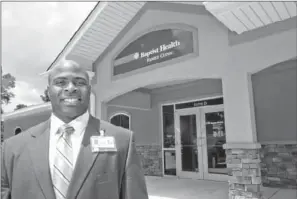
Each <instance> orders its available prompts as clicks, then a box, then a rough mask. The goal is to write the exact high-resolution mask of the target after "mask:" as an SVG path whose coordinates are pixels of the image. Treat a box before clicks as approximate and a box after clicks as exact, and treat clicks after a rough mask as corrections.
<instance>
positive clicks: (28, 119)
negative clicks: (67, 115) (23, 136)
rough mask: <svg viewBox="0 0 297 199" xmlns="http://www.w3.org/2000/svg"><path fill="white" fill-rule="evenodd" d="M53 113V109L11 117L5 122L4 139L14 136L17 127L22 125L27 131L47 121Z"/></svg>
mask: <svg viewBox="0 0 297 199" xmlns="http://www.w3.org/2000/svg"><path fill="white" fill-rule="evenodd" d="M50 115H51V110H48V111H43V112H40V113H35V114H30V113H28V114H27V115H25V116H21V117H20V116H16V117H14V118H11V119H7V120H5V121H4V122H3V123H4V132H3V135H4V139H7V138H9V137H11V136H14V135H15V134H14V130H15V128H16V127H20V128H21V129H22V131H25V130H27V129H29V128H31V127H32V126H35V125H37V124H39V123H41V122H44V121H46V120H47V119H49V117H50Z"/></svg>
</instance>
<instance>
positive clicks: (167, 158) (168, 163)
mask: <svg viewBox="0 0 297 199" xmlns="http://www.w3.org/2000/svg"><path fill="white" fill-rule="evenodd" d="M164 174H165V175H176V159H175V151H173V150H168V151H167V150H166V151H164Z"/></svg>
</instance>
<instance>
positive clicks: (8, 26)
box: [1, 2, 96, 112]
mask: <svg viewBox="0 0 297 199" xmlns="http://www.w3.org/2000/svg"><path fill="white" fill-rule="evenodd" d="M95 5H96V2H2V10H1V13H2V17H1V18H2V24H1V36H2V52H1V53H2V60H1V61H2V63H1V64H2V67H3V74H6V73H10V74H11V75H13V76H14V77H15V78H16V87H15V88H14V89H12V90H11V91H12V92H13V93H14V94H15V97H14V98H13V99H12V100H11V103H10V104H8V105H3V109H4V112H11V111H13V110H14V108H15V107H16V105H17V104H26V105H35V104H40V103H43V102H42V100H41V97H40V95H42V94H43V93H44V90H45V88H46V86H47V79H46V78H45V77H44V76H40V75H39V74H41V73H42V72H44V71H46V69H47V68H48V67H49V66H50V64H51V63H52V62H53V61H54V59H55V58H56V57H57V55H58V54H59V53H60V52H61V51H62V49H63V48H64V46H65V45H66V44H67V42H68V41H69V39H70V38H71V37H72V35H73V34H74V32H75V31H76V30H77V29H78V28H79V26H80V25H81V24H82V22H83V21H84V20H85V19H86V17H87V16H88V14H89V13H90V11H91V10H92V9H93V8H94V6H95Z"/></svg>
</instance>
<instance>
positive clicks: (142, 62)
mask: <svg viewBox="0 0 297 199" xmlns="http://www.w3.org/2000/svg"><path fill="white" fill-rule="evenodd" d="M193 35H194V34H193V32H192V31H188V30H181V29H163V30H156V31H153V32H149V33H147V34H145V35H143V36H141V37H140V38H138V39H136V40H135V41H133V42H132V43H130V44H129V45H128V46H127V47H126V48H125V49H124V50H122V52H121V53H120V54H119V55H118V56H117V57H116V58H115V60H114V63H113V75H119V74H124V73H127V72H130V71H133V70H136V69H139V68H143V67H147V66H150V65H153V64H157V63H161V62H165V61H167V60H171V59H174V58H177V57H181V56H184V55H187V54H190V53H193V52H194V41H193Z"/></svg>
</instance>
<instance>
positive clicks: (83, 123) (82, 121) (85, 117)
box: [50, 110, 90, 136]
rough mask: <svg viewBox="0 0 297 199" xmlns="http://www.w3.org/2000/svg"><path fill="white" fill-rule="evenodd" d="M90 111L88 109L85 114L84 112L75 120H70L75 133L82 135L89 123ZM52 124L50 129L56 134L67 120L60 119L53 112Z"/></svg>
mask: <svg viewBox="0 0 297 199" xmlns="http://www.w3.org/2000/svg"><path fill="white" fill-rule="evenodd" d="M89 117H90V114H89V111H88V110H87V111H86V112H85V113H84V114H82V115H81V116H79V117H77V118H75V119H74V120H72V121H71V122H69V123H68V124H69V125H71V126H72V127H73V128H74V129H75V131H74V134H75V135H78V136H79V135H80V134H81V133H82V132H83V131H84V130H85V129H86V127H87V125H88V121H89ZM50 120H51V124H50V125H51V126H50V129H51V130H50V131H51V134H55V133H57V131H58V129H59V128H60V127H61V126H62V125H63V124H65V122H63V121H62V120H60V119H59V118H58V117H57V116H56V115H55V114H53V113H52V114H51V119H50Z"/></svg>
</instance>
